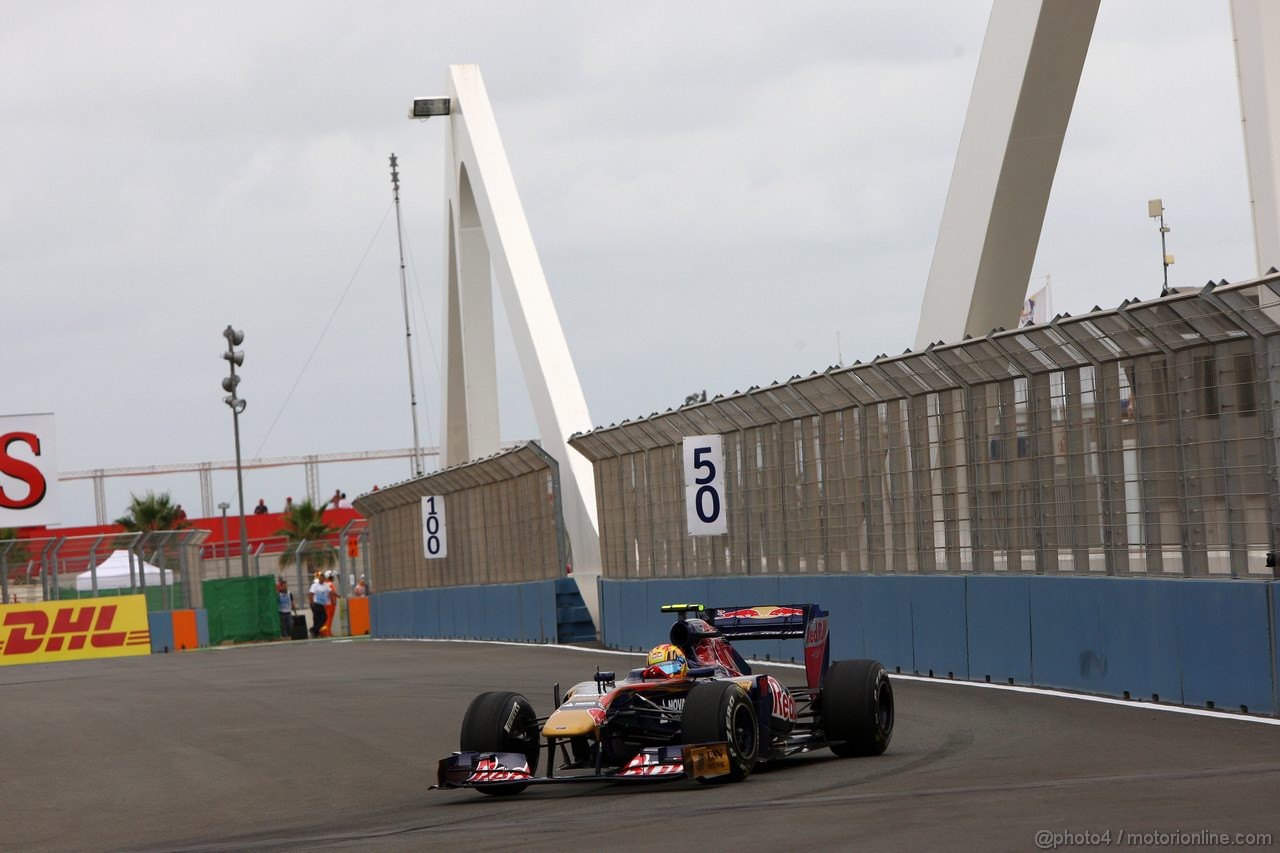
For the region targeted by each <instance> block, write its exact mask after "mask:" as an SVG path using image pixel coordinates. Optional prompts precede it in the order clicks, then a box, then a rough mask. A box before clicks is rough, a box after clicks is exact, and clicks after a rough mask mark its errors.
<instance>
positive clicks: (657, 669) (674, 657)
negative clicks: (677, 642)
mask: <svg viewBox="0 0 1280 853" xmlns="http://www.w3.org/2000/svg"><path fill="white" fill-rule="evenodd" d="M648 664H649V665H648V668H647V669H646V670H645V675H647V676H649V677H650V678H658V677H666V678H684V677H685V676H686V675H688V674H689V665H688V663H687V662H686V661H685V659H684V652H682V651H680V648H679V647H678V646H673V645H671V644H670V643H663V644H662V645H660V646H654V647H653V650H652V651H650V652H649V661H648Z"/></svg>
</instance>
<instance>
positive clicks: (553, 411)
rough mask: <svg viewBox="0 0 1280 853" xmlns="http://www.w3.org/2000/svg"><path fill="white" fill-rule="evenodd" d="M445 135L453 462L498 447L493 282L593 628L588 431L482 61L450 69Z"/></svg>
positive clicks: (595, 561) (595, 542) (446, 450)
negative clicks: (552, 464) (551, 468)
mask: <svg viewBox="0 0 1280 853" xmlns="http://www.w3.org/2000/svg"><path fill="white" fill-rule="evenodd" d="M448 95H449V98H450V109H449V116H448V122H449V129H448V133H447V134H446V137H445V168H446V176H445V192H446V201H445V232H446V235H445V279H444V280H445V288H444V294H445V296H444V316H445V335H444V337H445V351H444V358H445V391H444V401H443V405H442V407H441V419H442V421H443V428H442V429H441V436H442V442H441V449H442V457H443V464H444V465H445V466H446V467H447V466H450V465H457V464H460V463H463V462H469V461H472V460H475V459H481V458H483V457H485V456H489V455H492V454H494V453H497V452H498V451H499V450H501V449H502V448H501V445H500V442H499V437H498V379H497V366H496V356H495V353H494V327H493V297H492V289H493V284H494V283H495V282H496V283H497V286H498V293H499V294H500V295H501V298H502V305H503V308H504V309H505V311H506V315H507V320H508V322H509V324H510V326H511V334H512V337H513V339H514V342H515V350H516V355H517V357H518V358H519V361H520V368H521V372H522V373H523V374H524V382H525V386H526V387H527V389H528V391H529V399H530V402H531V403H532V405H533V414H534V418H535V419H536V421H537V424H538V432H539V434H540V439H541V443H542V448H543V449H544V450H546V451H547V453H549V454H551V456H552V457H554V458H555V460H556V462H557V463H558V464H559V467H560V489H561V506H562V508H563V513H564V524H565V532H566V533H567V535H568V538H569V546H570V549H571V551H572V565H573V575H574V577H575V578H576V579H577V581H578V590H579V591H580V592H581V593H582V599H583V602H584V603H585V604H586V606H587V609H588V610H589V611H590V613H591V618H592V620H593V621H594V622H595V624H596V626H597V627H598V626H599V625H600V608H599V602H598V600H597V599H598V595H597V590H596V579H597V578H599V577H600V533H599V527H598V526H597V521H596V490H595V476H594V472H593V471H592V467H591V463H590V462H588V461H587V460H586V458H585V457H583V456H582V455H580V454H579V453H577V452H575V451H573V450H571V449H570V447H569V444H568V439H569V436H571V435H573V434H574V433H575V432H585V431H586V430H589V429H591V428H592V426H593V424H592V422H591V416H590V414H589V413H588V411H587V401H586V398H585V397H584V396H583V394H582V385H581V383H580V382H579V381H578V372H577V370H575V369H574V366H573V358H572V357H571V356H570V355H569V346H568V344H567V343H566V342H565V339H564V330H563V329H562V328H561V326H560V318H559V317H558V316H557V315H556V309H555V305H554V304H553V303H552V301H551V291H550V289H549V288H548V287H547V279H546V276H544V275H543V272H542V263H541V261H539V260H538V250H537V249H536V248H535V247H534V244H533V235H532V233H530V231H529V223H528V222H527V221H526V220H525V217H524V208H523V206H522V205H521V204H520V196H519V194H518V193H517V192H516V183H515V178H514V177H513V176H512V174H511V166H510V164H508V162H507V155H506V151H505V149H504V148H503V146H502V139H501V137H500V136H499V135H498V125H497V122H496V121H495V120H494V117H493V109H492V108H491V107H490V105H489V96H488V94H487V92H486V91H485V87H484V80H483V79H482V78H481V76H480V68H479V67H478V66H476V65H451V66H449V77H448Z"/></svg>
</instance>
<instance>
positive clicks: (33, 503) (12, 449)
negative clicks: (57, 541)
mask: <svg viewBox="0 0 1280 853" xmlns="http://www.w3.org/2000/svg"><path fill="white" fill-rule="evenodd" d="M54 447H55V443H54V436H53V415H0V527H31V526H34V525H40V524H57V523H58V522H59V521H61V520H62V519H61V517H60V516H59V513H58V457H57V454H56V453H54Z"/></svg>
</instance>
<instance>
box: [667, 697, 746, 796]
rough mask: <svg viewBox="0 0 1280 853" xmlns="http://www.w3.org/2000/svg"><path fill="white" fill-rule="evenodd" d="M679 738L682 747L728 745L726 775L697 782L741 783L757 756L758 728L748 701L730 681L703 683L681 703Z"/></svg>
mask: <svg viewBox="0 0 1280 853" xmlns="http://www.w3.org/2000/svg"><path fill="white" fill-rule="evenodd" d="M681 737H682V739H683V741H684V742H685V743H715V742H721V741H724V742H727V743H728V744H729V773H728V775H726V776H715V777H712V778H710V779H701V780H699V781H702V782H709V783H717V782H741V781H742V780H743V779H746V778H747V777H748V776H750V775H751V770H752V769H753V768H754V767H755V766H756V758H757V757H758V756H759V754H760V727H759V725H758V723H757V721H756V709H755V707H754V706H753V705H752V704H751V698H750V697H749V696H747V693H746V691H744V690H743V689H742V688H741V687H739V686H738V685H737V684H735V683H733V682H732V681H706V682H703V683H701V684H698V685H696V686H695V687H694V688H693V689H692V690H690V691H689V695H688V697H686V698H685V700H684V714H683V716H682V718H681Z"/></svg>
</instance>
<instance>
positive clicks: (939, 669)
mask: <svg viewBox="0 0 1280 853" xmlns="http://www.w3.org/2000/svg"><path fill="white" fill-rule="evenodd" d="M906 580H908V581H909V582H910V583H909V587H910V590H911V633H912V643H913V645H912V652H913V655H914V658H915V668H916V669H917V670H919V671H920V672H921V673H928V672H929V671H930V670H932V671H933V674H934V675H935V676H938V677H940V678H945V677H947V676H948V674H953V675H954V677H955V678H964V679H967V678H968V677H969V640H968V633H969V632H968V617H967V614H966V612H965V598H966V590H967V587H966V584H965V581H966V578H963V577H950V576H937V577H932V576H929V577H909V578H907V579H906Z"/></svg>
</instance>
